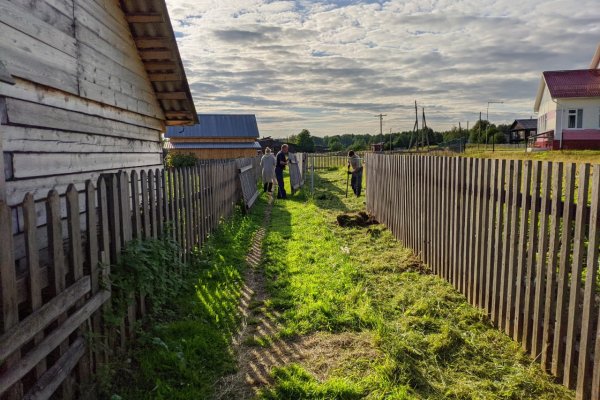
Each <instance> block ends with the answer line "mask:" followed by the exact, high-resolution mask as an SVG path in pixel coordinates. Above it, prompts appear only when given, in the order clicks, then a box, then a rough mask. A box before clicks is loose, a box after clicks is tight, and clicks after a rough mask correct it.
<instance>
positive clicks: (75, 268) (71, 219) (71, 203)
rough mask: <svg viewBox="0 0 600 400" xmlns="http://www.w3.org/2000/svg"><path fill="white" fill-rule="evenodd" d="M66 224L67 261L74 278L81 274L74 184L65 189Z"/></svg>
mask: <svg viewBox="0 0 600 400" xmlns="http://www.w3.org/2000/svg"><path fill="white" fill-rule="evenodd" d="M67 211H68V212H67V224H68V227H69V262H70V264H71V271H72V272H73V278H74V279H75V280H79V279H81V277H82V276H83V254H82V253H81V250H82V243H81V227H80V223H79V193H78V192H77V189H76V188H75V186H74V185H71V186H69V188H68V189H67Z"/></svg>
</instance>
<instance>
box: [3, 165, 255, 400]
mask: <svg viewBox="0 0 600 400" xmlns="http://www.w3.org/2000/svg"><path fill="white" fill-rule="evenodd" d="M248 162H250V163H251V162H253V161H251V160H250V161H248ZM254 176H256V174H255V175H254ZM255 179H256V178H255ZM254 182H255V186H256V180H255V181H254ZM240 199H241V190H240V182H239V164H238V163H236V161H235V160H232V161H228V162H221V163H205V164H200V165H198V166H196V167H188V168H180V169H171V170H148V171H145V170H144V171H139V172H136V171H134V172H131V174H130V175H128V174H127V173H125V172H121V173H118V174H110V175H104V176H102V177H100V178H99V180H98V181H97V182H89V181H88V182H87V183H86V186H85V191H84V192H83V193H78V192H77V190H76V188H75V186H74V185H71V186H69V188H68V189H67V191H66V193H65V194H64V195H63V196H60V195H59V193H57V192H56V191H55V190H52V191H50V193H49V194H48V198H47V199H46V200H44V201H43V205H44V207H41V208H40V207H38V208H37V210H38V211H37V212H38V213H39V212H42V213H44V214H45V215H44V216H43V217H44V218H42V220H43V221H47V222H46V223H45V226H42V227H38V226H37V223H36V221H38V220H40V216H39V215H36V204H34V200H33V196H32V195H31V194H27V195H26V196H25V198H24V201H23V204H22V205H21V206H19V207H20V210H19V212H22V214H23V216H24V221H25V227H24V230H25V252H26V257H25V262H24V263H19V265H18V266H16V265H15V257H14V255H15V249H14V247H13V236H12V226H11V225H12V218H11V213H10V209H9V207H8V206H7V205H6V204H5V203H4V202H2V201H0V290H1V291H0V301H1V310H2V311H1V312H2V314H1V315H0V317H1V326H0V334H1V336H0V363H1V366H0V395H1V396H2V398H4V399H20V398H26V399H47V398H49V397H50V396H52V395H53V394H54V393H56V394H54V396H55V397H58V398H65V399H70V398H80V397H82V396H83V395H84V393H83V391H84V389H83V388H85V385H86V383H88V382H90V380H91V379H92V378H91V377H92V376H93V375H94V374H95V372H96V371H97V367H98V365H99V364H101V363H102V362H103V361H105V356H106V354H105V351H104V350H102V348H104V349H105V348H106V344H107V343H117V344H121V345H123V344H124V343H125V342H126V341H127V339H128V338H129V337H130V336H131V334H132V332H133V329H132V328H133V326H134V324H135V321H136V320H138V319H139V318H140V317H141V316H143V315H144V314H145V313H146V304H145V298H144V296H143V294H142V293H137V294H132V296H135V298H136V299H137V301H136V302H134V303H133V305H131V306H130V307H129V309H128V311H127V316H126V318H125V320H124V321H123V323H122V329H120V333H119V335H120V337H118V338H114V337H113V338H108V342H105V346H90V345H89V341H88V339H89V338H102V337H104V338H105V339H103V340H106V337H107V336H110V335H109V331H108V330H107V327H106V326H105V324H104V323H103V321H102V318H101V315H100V314H101V313H100V312H99V310H101V309H102V308H103V307H108V306H109V305H108V304H109V303H108V300H109V299H110V297H111V288H110V285H109V284H108V282H110V280H109V279H107V278H108V277H109V274H110V268H108V266H110V265H116V264H117V262H118V260H119V257H120V254H121V249H122V248H123V247H124V246H126V245H127V243H128V242H129V241H130V240H132V239H135V238H140V239H144V238H157V237H159V236H161V235H163V234H165V233H167V232H168V234H170V235H172V236H173V238H174V239H175V240H176V241H177V242H178V243H179V244H180V247H181V249H182V253H181V257H183V258H184V259H185V257H187V255H188V254H189V252H190V251H192V249H193V248H194V247H196V246H201V245H202V243H203V242H204V240H205V239H206V237H207V235H208V234H209V233H210V232H211V231H213V230H214V229H215V228H216V227H217V225H218V224H219V221H220V220H221V218H224V217H227V216H229V215H230V214H231V213H232V212H233V210H234V206H235V203H237V202H238V201H239V200H240ZM38 205H39V204H38ZM82 205H83V212H81V211H82ZM40 210H41V211H40ZM167 226H168V227H170V229H165V228H166V227H167ZM101 265H103V266H104V267H100V266H101ZM102 282H106V283H105V284H102Z"/></svg>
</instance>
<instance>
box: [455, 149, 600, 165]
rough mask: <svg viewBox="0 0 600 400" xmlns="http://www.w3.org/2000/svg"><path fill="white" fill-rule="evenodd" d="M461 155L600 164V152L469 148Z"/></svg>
mask: <svg viewBox="0 0 600 400" xmlns="http://www.w3.org/2000/svg"><path fill="white" fill-rule="evenodd" d="M461 155H462V156H464V157H479V158H505V159H511V160H540V161H564V162H575V163H590V164H600V150H552V151H535V152H531V153H528V152H526V151H525V150H524V149H520V150H499V151H491V150H483V149H481V150H480V149H477V148H469V149H467V151H466V152H465V153H463V154H461Z"/></svg>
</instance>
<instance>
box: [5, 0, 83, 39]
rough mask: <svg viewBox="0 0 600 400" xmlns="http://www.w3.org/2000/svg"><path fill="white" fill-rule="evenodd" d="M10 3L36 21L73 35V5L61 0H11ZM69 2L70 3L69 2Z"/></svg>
mask: <svg viewBox="0 0 600 400" xmlns="http://www.w3.org/2000/svg"><path fill="white" fill-rule="evenodd" d="M10 2H11V3H13V4H15V5H16V6H18V7H19V8H20V9H23V10H25V12H27V13H28V14H29V15H30V16H31V17H30V18H29V19H30V20H31V19H35V20H36V21H42V22H45V23H47V24H50V25H52V26H54V27H56V28H57V29H58V30H60V31H61V32H63V33H65V34H66V35H68V36H73V5H72V3H71V2H68V1H63V0H46V1H35V2H31V1H29V0H11V1H10ZM69 3H71V4H69Z"/></svg>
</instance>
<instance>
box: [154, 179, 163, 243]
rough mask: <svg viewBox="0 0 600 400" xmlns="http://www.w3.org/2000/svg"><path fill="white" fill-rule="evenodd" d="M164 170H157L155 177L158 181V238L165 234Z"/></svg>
mask: <svg viewBox="0 0 600 400" xmlns="http://www.w3.org/2000/svg"><path fill="white" fill-rule="evenodd" d="M163 172H164V170H163V169H158V168H157V169H156V170H155V172H154V177H155V179H156V229H157V232H158V236H159V237H162V236H163V233H164V221H165V217H164V213H163V210H164V194H163V189H164V186H163V176H162V174H163Z"/></svg>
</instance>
